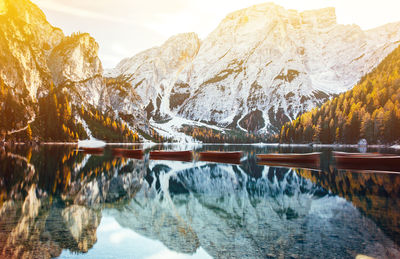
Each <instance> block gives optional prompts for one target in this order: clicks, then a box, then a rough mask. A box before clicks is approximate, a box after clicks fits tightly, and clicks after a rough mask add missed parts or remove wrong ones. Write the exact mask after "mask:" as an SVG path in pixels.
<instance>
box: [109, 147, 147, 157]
mask: <svg viewBox="0 0 400 259" xmlns="http://www.w3.org/2000/svg"><path fill="white" fill-rule="evenodd" d="M112 154H113V155H114V156H118V157H127V158H136V159H141V158H143V150H141V149H124V148H113V150H112Z"/></svg>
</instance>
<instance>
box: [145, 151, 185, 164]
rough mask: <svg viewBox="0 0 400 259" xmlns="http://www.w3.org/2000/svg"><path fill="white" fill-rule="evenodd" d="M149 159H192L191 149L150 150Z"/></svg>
mask: <svg viewBox="0 0 400 259" xmlns="http://www.w3.org/2000/svg"><path fill="white" fill-rule="evenodd" d="M150 159H151V160H171V161H182V162H190V161H192V151H151V152H150Z"/></svg>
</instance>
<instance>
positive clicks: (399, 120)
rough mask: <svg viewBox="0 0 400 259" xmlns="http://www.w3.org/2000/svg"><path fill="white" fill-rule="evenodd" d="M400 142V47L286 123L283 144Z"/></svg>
mask: <svg viewBox="0 0 400 259" xmlns="http://www.w3.org/2000/svg"><path fill="white" fill-rule="evenodd" d="M362 138H365V139H366V140H367V141H368V143H370V144H378V143H381V144H391V143H397V142H398V141H400V47H398V48H397V49H395V50H394V51H393V52H392V53H391V54H390V55H389V56H388V57H386V58H385V59H384V60H383V61H382V62H381V64H379V66H378V67H377V68H375V69H374V71H372V72H371V73H369V74H367V75H366V76H364V77H363V78H362V79H361V80H360V83H359V84H357V85H356V86H355V87H354V88H353V89H352V90H349V91H347V92H346V93H343V94H341V95H340V96H338V97H337V98H335V99H333V100H330V101H328V102H326V103H325V104H323V105H322V106H321V107H320V108H315V109H313V110H312V111H310V112H307V113H304V114H303V115H301V116H299V117H298V118H297V119H296V120H295V121H293V122H291V123H287V124H285V125H284V126H283V127H282V129H281V132H280V142H282V143H308V142H318V143H348V144H352V143H357V142H358V140H359V139H362Z"/></svg>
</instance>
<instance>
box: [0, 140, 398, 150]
mask: <svg viewBox="0 0 400 259" xmlns="http://www.w3.org/2000/svg"><path fill="white" fill-rule="evenodd" d="M1 144H2V145H3V146H10V145H19V146H23V145H31V146H40V145H47V146H75V145H78V142H40V143H36V142H32V143H29V142H14V143H11V142H7V141H5V142H2V143H1ZM106 145H107V146H137V145H145V146H147V145H166V146H173V145H196V146H197V145H203V146H260V147H262V146H270V147H309V148H315V147H317V148H324V147H327V148H364V147H365V148H390V149H400V145H391V146H390V145H366V146H359V145H358V144H313V145H310V144H280V143H262V142H261V143H200V142H190V143H186V142H185V143H183V142H182V143H179V142H166V143H154V142H144V143H140V142H135V143H131V142H129V143H121V142H120V143H118V142H111V143H106Z"/></svg>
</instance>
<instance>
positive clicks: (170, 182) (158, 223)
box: [0, 146, 400, 258]
mask: <svg viewBox="0 0 400 259" xmlns="http://www.w3.org/2000/svg"><path fill="white" fill-rule="evenodd" d="M252 151H253V153H255V152H254V150H251V151H250V152H249V153H248V154H251V152H252ZM0 170H1V171H0V186H1V190H0V191H1V192H0V193H1V196H0V229H1V230H0V252H1V254H0V257H4V258H16V257H18V258H39V257H40V258H50V257H56V256H59V255H60V254H61V252H62V251H63V250H69V251H71V252H77V253H85V252H88V251H89V250H90V249H91V248H92V247H93V246H94V245H95V243H96V241H97V236H96V230H97V228H98V226H99V224H100V222H101V217H102V213H104V211H107V215H111V216H112V217H114V218H115V219H116V221H117V222H118V223H119V224H120V225H121V226H122V227H124V228H129V229H131V230H133V231H134V232H136V233H138V234H140V235H142V236H145V237H148V238H151V239H154V240H159V241H161V242H162V243H163V244H164V245H165V246H166V247H168V248H169V249H171V250H173V251H176V252H178V253H183V254H189V255H190V254H193V253H195V252H196V251H197V250H198V249H199V247H202V248H203V249H204V250H205V251H207V253H208V254H210V255H211V256H213V257H216V258H232V257H233V258H265V257H294V258H296V257H329V258H331V257H340V258H354V257H355V256H356V255H357V254H366V255H369V256H377V257H382V258H385V257H399V256H400V253H399V247H398V245H399V244H400V239H399V234H400V231H399V215H400V210H399V208H400V206H399V197H400V196H399V191H400V189H399V184H400V176H399V175H395V174H376V173H363V172H361V173H360V172H343V171H337V170H336V169H334V168H333V169H329V170H326V171H323V172H319V171H316V170H307V169H290V168H277V167H269V166H258V165H257V164H256V162H255V160H254V157H253V156H249V157H248V159H247V160H245V161H243V162H242V164H241V165H229V164H215V163H205V162H193V163H184V162H172V161H147V159H144V160H135V159H124V158H117V157H113V156H112V155H111V152H108V151H107V152H106V153H105V155H104V156H101V157H97V156H90V155H85V154H82V153H80V152H77V151H76V150H75V148H74V147H65V146H42V147H40V148H36V149H35V148H34V149H32V148H24V147H16V148H13V149H10V148H6V149H2V150H1V151H0ZM116 253H118V251H116Z"/></svg>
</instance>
